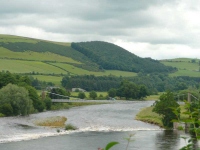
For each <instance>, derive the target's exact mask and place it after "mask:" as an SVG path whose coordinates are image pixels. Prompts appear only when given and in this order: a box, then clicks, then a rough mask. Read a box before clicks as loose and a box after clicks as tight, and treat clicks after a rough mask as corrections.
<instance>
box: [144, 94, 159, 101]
mask: <svg viewBox="0 0 200 150" xmlns="http://www.w3.org/2000/svg"><path fill="white" fill-rule="evenodd" d="M159 97H160V95H150V96H147V97H145V98H144V100H148V101H149V100H153V101H154V100H158V99H159Z"/></svg>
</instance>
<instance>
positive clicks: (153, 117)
mask: <svg viewBox="0 0 200 150" xmlns="http://www.w3.org/2000/svg"><path fill="white" fill-rule="evenodd" d="M152 109H153V107H146V108H143V109H141V110H140V112H139V113H138V114H137V115H136V117H135V119H136V120H140V121H144V122H148V123H151V124H155V125H158V126H160V127H163V123H162V116H160V115H158V114H157V113H155V112H153V111H152Z"/></svg>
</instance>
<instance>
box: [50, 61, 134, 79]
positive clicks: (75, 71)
mask: <svg viewBox="0 0 200 150" xmlns="http://www.w3.org/2000/svg"><path fill="white" fill-rule="evenodd" d="M51 64H53V65H55V66H58V67H60V68H64V69H65V70H67V71H69V72H70V73H71V74H72V75H73V74H74V75H91V74H93V75H95V76H106V75H114V76H118V77H119V76H123V77H130V76H136V75H137V74H136V73H134V72H128V71H119V70H106V71H104V72H94V71H88V70H84V69H82V68H78V67H75V66H73V65H69V64H63V63H51Z"/></svg>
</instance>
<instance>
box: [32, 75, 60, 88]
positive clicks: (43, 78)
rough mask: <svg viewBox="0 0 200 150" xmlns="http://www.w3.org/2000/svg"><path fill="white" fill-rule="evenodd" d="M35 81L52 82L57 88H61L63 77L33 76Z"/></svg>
mask: <svg viewBox="0 0 200 150" xmlns="http://www.w3.org/2000/svg"><path fill="white" fill-rule="evenodd" d="M31 76H32V77H33V78H34V79H38V80H40V81H45V82H52V83H54V84H55V85H56V86H61V80H62V78H63V77H62V76H50V75H31Z"/></svg>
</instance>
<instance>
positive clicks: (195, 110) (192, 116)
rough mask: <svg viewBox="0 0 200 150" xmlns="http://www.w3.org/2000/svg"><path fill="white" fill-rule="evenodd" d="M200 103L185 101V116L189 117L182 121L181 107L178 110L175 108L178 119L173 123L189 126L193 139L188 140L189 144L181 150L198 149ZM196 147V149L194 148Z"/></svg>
mask: <svg viewBox="0 0 200 150" xmlns="http://www.w3.org/2000/svg"><path fill="white" fill-rule="evenodd" d="M199 107H200V103H199V102H198V103H194V102H192V103H189V102H187V101H185V105H184V112H183V113H184V114H186V115H187V116H188V117H187V118H185V119H181V118H180V117H179V116H180V111H179V110H180V109H181V107H178V108H173V112H174V113H175V114H176V119H173V120H172V121H173V122H178V123H181V122H184V123H185V124H189V125H190V126H189V131H190V133H191V136H192V137H191V138H190V139H189V140H188V144H186V146H184V147H182V148H181V149H180V150H191V149H197V148H196V144H197V141H198V140H199V139H200V130H199V126H200V121H199V119H200V111H199ZM182 138H183V139H185V140H186V139H187V138H185V137H182ZM194 147H195V148H194Z"/></svg>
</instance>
